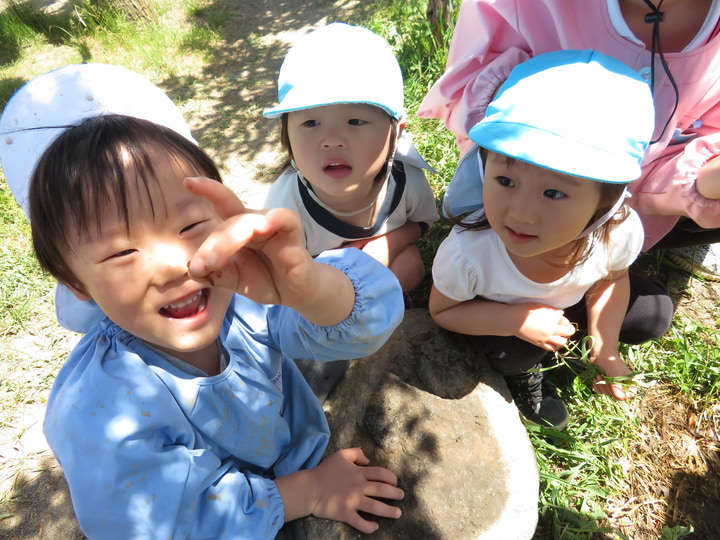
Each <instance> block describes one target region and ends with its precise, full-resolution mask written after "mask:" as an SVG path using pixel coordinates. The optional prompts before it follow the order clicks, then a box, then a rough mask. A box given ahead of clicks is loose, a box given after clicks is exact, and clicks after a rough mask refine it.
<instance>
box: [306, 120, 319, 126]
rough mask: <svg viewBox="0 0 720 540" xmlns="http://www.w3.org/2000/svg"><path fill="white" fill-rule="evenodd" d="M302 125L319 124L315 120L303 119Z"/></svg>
mask: <svg viewBox="0 0 720 540" xmlns="http://www.w3.org/2000/svg"><path fill="white" fill-rule="evenodd" d="M302 125H303V126H305V127H315V126H318V125H320V122H318V121H317V120H305V121H304V122H303V123H302Z"/></svg>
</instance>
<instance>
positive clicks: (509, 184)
mask: <svg viewBox="0 0 720 540" xmlns="http://www.w3.org/2000/svg"><path fill="white" fill-rule="evenodd" d="M495 180H496V181H497V183H498V184H500V185H501V186H505V187H514V186H515V182H513V181H512V180H510V179H509V178H508V177H507V176H498V177H496V178H495Z"/></svg>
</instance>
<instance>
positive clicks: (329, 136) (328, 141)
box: [322, 128, 345, 148]
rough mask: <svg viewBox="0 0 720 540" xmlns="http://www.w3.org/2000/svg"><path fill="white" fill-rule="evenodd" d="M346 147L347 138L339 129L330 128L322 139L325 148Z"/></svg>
mask: <svg viewBox="0 0 720 540" xmlns="http://www.w3.org/2000/svg"><path fill="white" fill-rule="evenodd" d="M344 146H345V138H344V137H343V136H342V133H340V132H339V131H338V130H337V129H332V128H329V129H327V130H326V131H325V133H324V134H323V138H322V147H323V148H338V147H339V148H342V147H344Z"/></svg>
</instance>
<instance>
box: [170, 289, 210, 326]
mask: <svg viewBox="0 0 720 540" xmlns="http://www.w3.org/2000/svg"><path fill="white" fill-rule="evenodd" d="M207 295H208V289H202V290H199V291H197V292H196V293H194V294H191V295H190V296H187V297H185V298H184V299H183V300H181V301H179V302H176V303H174V304H168V305H167V306H163V307H162V308H160V314H161V315H164V316H165V317H170V318H171V319H184V318H186V317H192V316H193V315H196V314H197V313H200V312H201V311H202V310H203V309H205V305H206V303H207Z"/></svg>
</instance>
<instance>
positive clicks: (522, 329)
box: [428, 286, 575, 351]
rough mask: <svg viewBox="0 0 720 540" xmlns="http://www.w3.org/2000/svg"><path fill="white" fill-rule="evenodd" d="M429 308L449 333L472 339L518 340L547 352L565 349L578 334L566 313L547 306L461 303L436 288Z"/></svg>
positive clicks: (433, 289) (472, 301)
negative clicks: (499, 338)
mask: <svg viewBox="0 0 720 540" xmlns="http://www.w3.org/2000/svg"><path fill="white" fill-rule="evenodd" d="M428 305H429V308H430V315H432V318H433V320H434V321H435V322H436V323H437V324H438V326H441V327H442V328H445V329H447V330H452V331H453V332H458V333H460V334H467V335H472V336H517V337H519V338H521V339H524V340H525V341H528V342H530V343H532V344H533V345H536V346H537V347H541V348H543V349H545V350H547V351H553V350H556V349H558V348H560V347H562V346H563V345H565V343H567V340H568V338H569V337H570V336H572V335H573V334H574V333H575V327H574V326H573V325H572V324H571V323H570V321H568V320H567V319H566V318H565V316H564V315H563V310H561V309H556V308H553V307H550V306H546V305H543V304H537V303H521V304H503V303H501V302H493V301H490V300H481V299H475V300H468V301H465V302H457V301H455V300H452V299H451V298H448V297H447V296H445V295H444V294H442V293H441V292H440V291H438V290H437V289H436V288H435V287H434V286H433V288H432V289H431V291H430V300H429V303H428Z"/></svg>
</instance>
